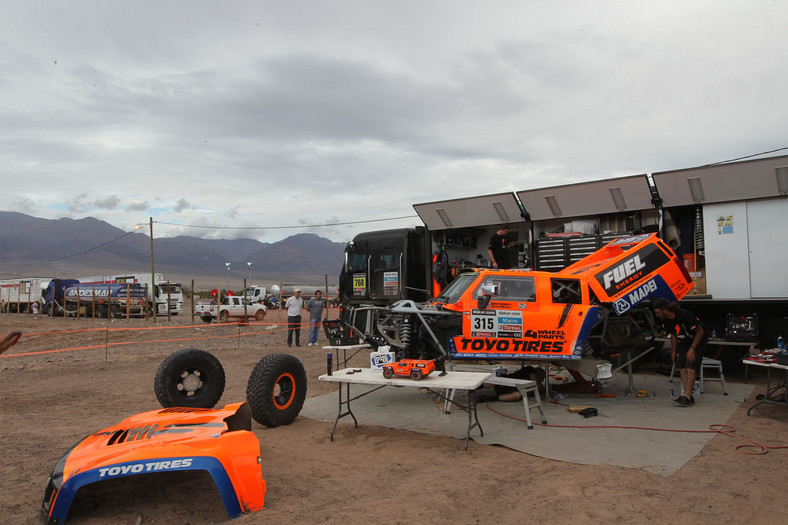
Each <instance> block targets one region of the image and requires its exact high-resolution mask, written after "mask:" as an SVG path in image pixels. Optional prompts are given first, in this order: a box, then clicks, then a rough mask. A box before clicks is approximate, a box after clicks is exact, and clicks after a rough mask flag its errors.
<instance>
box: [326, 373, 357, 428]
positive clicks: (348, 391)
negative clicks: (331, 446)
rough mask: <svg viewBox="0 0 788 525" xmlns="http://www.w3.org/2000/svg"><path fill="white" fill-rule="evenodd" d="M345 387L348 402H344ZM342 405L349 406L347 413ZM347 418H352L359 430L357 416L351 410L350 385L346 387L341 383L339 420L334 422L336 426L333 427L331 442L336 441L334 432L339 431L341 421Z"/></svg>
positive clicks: (347, 384)
mask: <svg viewBox="0 0 788 525" xmlns="http://www.w3.org/2000/svg"><path fill="white" fill-rule="evenodd" d="M343 386H345V387H346V392H347V395H346V399H347V400H346V401H342V387H343ZM342 405H345V406H347V411H345V412H342ZM345 416H350V417H352V418H353V424H354V425H355V427H356V428H358V420H357V419H356V416H355V414H353V411H352V410H351V409H350V383H346V384H344V385H343V384H342V383H339V403H338V405H337V418H336V419H335V420H334V426H333V427H331V441H334V431H335V430H336V429H337V423H339V420H340V419H342V418H343V417H345Z"/></svg>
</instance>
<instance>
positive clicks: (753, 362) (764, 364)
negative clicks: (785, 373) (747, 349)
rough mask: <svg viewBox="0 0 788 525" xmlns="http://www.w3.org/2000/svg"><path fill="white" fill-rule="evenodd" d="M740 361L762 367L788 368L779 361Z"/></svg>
mask: <svg viewBox="0 0 788 525" xmlns="http://www.w3.org/2000/svg"><path fill="white" fill-rule="evenodd" d="M742 363H744V364H745V365H751V366H762V367H764V368H781V369H783V370H788V366H786V365H781V364H779V363H761V362H760V361H752V360H750V359H742Z"/></svg>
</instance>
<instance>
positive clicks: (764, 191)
mask: <svg viewBox="0 0 788 525" xmlns="http://www.w3.org/2000/svg"><path fill="white" fill-rule="evenodd" d="M652 178H653V179H654V185H655V186H656V187H657V191H658V192H659V196H660V197H662V205H663V206H664V207H666V208H670V207H674V206H687V205H692V204H711V203H716V202H731V201H742V200H751V199H763V198H769V197H779V196H780V195H788V156H786V155H783V156H780V157H770V158H767V159H758V160H750V161H744V162H736V163H731V164H715V165H713V166H704V167H701V168H689V169H684V170H674V171H663V172H660V173H654V174H653V175H652Z"/></svg>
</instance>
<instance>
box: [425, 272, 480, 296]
mask: <svg viewBox="0 0 788 525" xmlns="http://www.w3.org/2000/svg"><path fill="white" fill-rule="evenodd" d="M478 276H479V274H477V273H466V274H463V275H460V276H459V277H457V278H456V279H454V281H453V282H452V283H451V284H450V285H449V287H448V288H446V289H445V290H443V292H441V294H440V295H439V296H438V297H436V298H435V301H436V302H439V303H443V304H453V303H456V302H457V301H459V300H460V297H462V294H463V293H465V290H467V289H468V287H469V286H470V285H471V284H473V281H475V280H476V278H477V277H478Z"/></svg>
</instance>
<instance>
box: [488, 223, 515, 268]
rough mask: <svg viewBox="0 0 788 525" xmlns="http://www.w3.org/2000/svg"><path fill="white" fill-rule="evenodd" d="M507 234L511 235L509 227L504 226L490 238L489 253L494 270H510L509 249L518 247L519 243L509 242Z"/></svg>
mask: <svg viewBox="0 0 788 525" xmlns="http://www.w3.org/2000/svg"><path fill="white" fill-rule="evenodd" d="M507 233H509V227H508V226H507V225H505V224H502V225H501V227H500V228H498V231H497V232H495V235H493V236H492V237H490V242H489V243H488V244H487V253H488V254H489V255H490V261H492V266H493V268H500V269H502V270H503V269H505V268H509V248H511V247H513V246H516V245H517V241H507V240H506V234H507Z"/></svg>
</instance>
